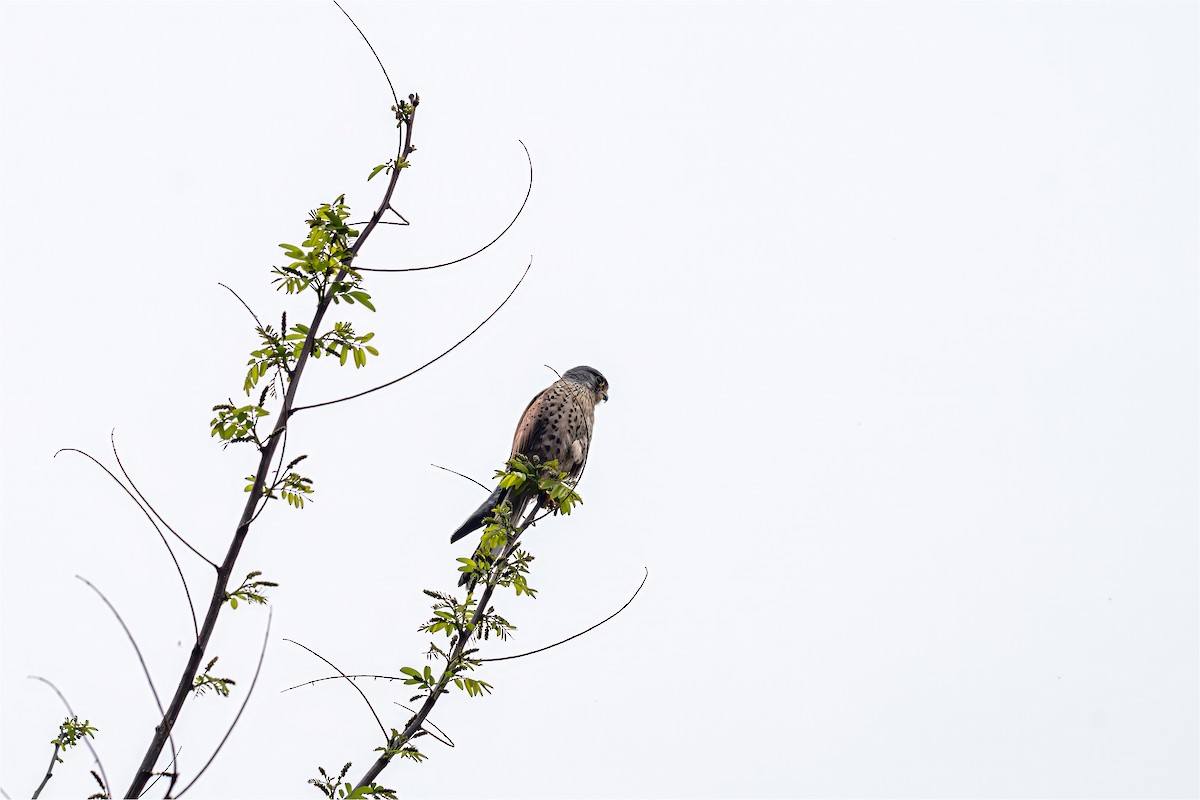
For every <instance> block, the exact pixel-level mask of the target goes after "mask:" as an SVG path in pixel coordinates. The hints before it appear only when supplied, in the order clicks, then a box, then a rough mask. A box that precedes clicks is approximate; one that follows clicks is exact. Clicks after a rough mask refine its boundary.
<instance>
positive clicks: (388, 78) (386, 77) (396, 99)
mask: <svg viewBox="0 0 1200 800" xmlns="http://www.w3.org/2000/svg"><path fill="white" fill-rule="evenodd" d="M333 4H334V5H335V6H337V7H338V11H341V12H342V13H343V14H345V15H346V19H348V20H350V24H351V25H353V26H354V30H356V31H358V35H359V36H361V37H362V40H363V41H364V42H366V43H367V47H368V48H370V50H371V55H373V56H375V60H376V61H378V62H379V68H380V69H381V70H383V79H384V80H386V81H387V85H388V88H389V89H391V90H392V102H394V103H395V104H396V105H400V98H399V97H397V96H396V87H395V86H393V85H392V78H391V76H390V75H388V71H387V67H385V66H384V65H383V59H381V58H380V57H379V53H376V52H375V46H374V45H372V44H371V40H370V39H368V38H367V35H366V34H365V33H363V29H362V28H360V27H358V23H357V22H355V21H354V17H352V16H350V15H349V14H346V9H344V8H342V4H341V3H339V2H338V0H333ZM180 794H183V793H182V792H180Z"/></svg>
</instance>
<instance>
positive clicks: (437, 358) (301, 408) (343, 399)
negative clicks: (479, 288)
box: [291, 256, 533, 414]
mask: <svg viewBox="0 0 1200 800" xmlns="http://www.w3.org/2000/svg"><path fill="white" fill-rule="evenodd" d="M532 268H533V257H532V256H531V257H530V258H529V266H527V267H525V271H524V272H522V273H521V278H520V279H519V280H518V281H517V285H516V286H514V287H513V288H512V291H511V292H509V293H508V296H507V297H505V298H504V300H503V301H501V303H500V305H498V306H496V308H495V310H494V311H492V313H490V314H488V315H487V316H486V317H484V319H483V322H481V323H479V324H478V325H476V326H475V327H474V328H472V329H471V332H470V333H468V334H467V335H466V336H464V337H463V338H461V339H459V340H458V341H457V342H455V343H454V344H452V345H451V346H450V347H449V348H447V349H446V350H445V351H443V352H442V353H441V354H440V355H437V356H434V357H433V358H431V359H429V360H428V361H426V362H425V363H424V364H422V365H421V366H419V367H417V368H416V369H414V370H413V371H412V372H407V373H405V374H404V375H401V376H400V377H399V378H396V379H395V380H391V381H388V382H387V383H383V384H380V385H379V386H376V387H375V388H373V389H367V390H366V391H363V392H358V393H357V394H352V395H348V396H346V397H339V398H338V399H337V400H326V401H325V402H324V403H313V404H312V405H309V406H298V407H297V408H294V409H292V410H291V413H292V414H295V413H298V412H300V411H307V410H308V409H310V408H321V407H322V406H331V405H333V404H334V403H344V402H346V401H347V400H355V399H357V398H359V397H363V396H364V395H368V394H371V392H378V391H379V390H380V389H386V388H387V387H389V386H394V385H395V384H397V383H399V382H400V381H402V380H406V379H408V378H411V377H412V376H413V375H416V374H417V373H418V372H420V371H421V370H423V369H425V368H426V367H428V366H431V365H433V364H434V363H436V362H438V361H440V360H442V359H443V358H445V357H446V356H448V355H450V354H451V353H452V352H454V351H455V350H457V349H458V347H459V345H461V344H462V343H463V342H465V341H467V339H470V338H471V337H472V336H474V335H475V334H476V333H477V332H478V331H479V329H480V328H482V327H483V326H484V325H486V324H487V323H488V322H489V321H490V320H491V318H492V317H494V316H496V314H498V313H499V312H500V309H502V308H504V306H505V305H506V304H507V303H508V301H509V300H511V299H512V296H513V295H514V294H516V293H517V289H519V288H521V282H522V281H524V280H525V276H526V275H528V274H529V270H530V269H532ZM356 269H357V267H356Z"/></svg>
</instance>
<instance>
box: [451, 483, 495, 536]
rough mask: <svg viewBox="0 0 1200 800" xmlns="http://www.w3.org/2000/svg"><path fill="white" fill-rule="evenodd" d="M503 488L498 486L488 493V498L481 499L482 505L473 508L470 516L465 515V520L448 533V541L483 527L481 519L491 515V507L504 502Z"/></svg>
mask: <svg viewBox="0 0 1200 800" xmlns="http://www.w3.org/2000/svg"><path fill="white" fill-rule="evenodd" d="M504 491H505V490H504V489H502V488H500V487H499V486H497V487H496V491H494V492H492V493H491V494H490V495H488V499H487V500H484V501H483V505H481V506H480V507H479V508H477V509H475V511H474V512H472V513H471V516H469V517H467V521H466V522H464V523H463V524H462V525H459V526H458V530H456V531H455V532H454V533H452V534H450V542H451V543H454V542H457V541H458V540H459V539H461V538H463V537H464V536H466V535H467V534H468V533H471V532H472V531H477V530H479V529H480V528H482V527H483V521H484V519H486V518H487V517H490V516H491V515H492V509H493V508H495V507H496V506H498V505H500V503H502V502H504V501H503V498H504Z"/></svg>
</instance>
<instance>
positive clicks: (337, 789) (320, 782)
mask: <svg viewBox="0 0 1200 800" xmlns="http://www.w3.org/2000/svg"><path fill="white" fill-rule="evenodd" d="M349 771H350V762H349V761H347V762H346V765H345V766H344V767H342V771H341V772H340V773H339V774H338V776H337V777H336V778H333V777H330V775H329V773H327V772H326V771H325V769H324V768H323V767H317V772H319V773H320V775H321V777H320V778H309V779H308V782H309V783H310V784H312V785H313V786H315V787H317V790H318V791H320V792H321V794H323V795H325V796H326V797H328V798H330V800H340V799H341V798H345V799H346V800H350V798H363V797H382V798H384V800H396V791H395V790H394V789H388V788H386V787H384V786H380V785H378V784H376V783H370V784H367V785H366V786H361V787H359V788H357V789H355V788H354V787H353V786H352V785H351V784H350V783H348V782H346V783H343V779H344V778H345V777H346V773H347V772H349Z"/></svg>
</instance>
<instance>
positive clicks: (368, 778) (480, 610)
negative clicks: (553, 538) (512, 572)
mask: <svg viewBox="0 0 1200 800" xmlns="http://www.w3.org/2000/svg"><path fill="white" fill-rule="evenodd" d="M532 522H533V515H532V514H531V515H530V516H529V518H528V519H526V520H525V521H524V522H523V523H521V526H520V527H519V528H517V530H516V532H514V533H513V535H512V536H510V537H509V540H508V544H507V545H506V546H505V548H504V551H503V552H502V553H501V554H500V556H499V558H497V559H496V560H495V565H494V567H493V570H494V571H493V573H492V574H493V578H492V579H490V580H489V581H488V584H487V586H486V587H485V588H484V590H483V594H482V595H480V597H479V605H478V606H476V607H475V613H474V614H473V615H471V621H470V623H469V624H468V625H467V626H466V629H467V631H476V630H478V627H479V623H480V620H482V619H483V616H484V614H486V613H487V609H488V608H489V605H488V603H489V601H490V600H491V599H492V592H493V591H495V589H496V584H495V580H496V577H497V576H498V575H499V570H500V569H501V568H502V566H503V564H504V562H505V561H506V560H507V559H508V557H509V556H511V555H512V554H513V552H514V551H515V550H516V549H517V544H518V543H519V541H520V539H521V534H522V533H524V532H525V530H526V529H527V528H528V527H529V526H530V524H531V523H532ZM471 638H472V636H471V634H470V633H468V634H467V635H466V636H459V637H458V641H457V642H455V644H454V646H453V647H452V648H450V652H449V653H448V654H447V657H446V663H447V665H449V664H452V663H454V662H455V661H457V660H458V659H460V658H461V657H462V654H463V651H464V650H465V649H466V647H467V643H468V642H469V641H470V640H471ZM450 677H451V673H450V670H449V667H447V669H445V670H443V671H442V674H441V676H440V677H439V678H438V682H437V685H435V686H434V687H432V689H431V690H430V692H429V696H428V697H426V698H425V702H424V703H423V704H422V705H421V709H420V711H418V712H417V713H416V714H414V715H413V718H412V719H411V720H409V722H408V724H407V725H405V726H404V731H403V732H401V734H400V735H399V736H397V737H395V738H393V739H389V740H388V744H387V748H388V749H390V750H392V751H397V750H399V749H400V748H401V747H403V746H404V745H405V744H406V743H407V742H408V741H409V740H411V739H412V738H413V736H415V735H416V734H417V732H418V731H420V730H422V729H423V728H424V725H425V718H426V717H428V716H429V712H431V711H433V707H434V705H436V704H437V701H438V698H439V697H441V696H442V694H443V692H444V690H445V685H446V684H448V683H449V682H450ZM391 760H392V756H391V755H389V753H388V750H387V749H385V750H384V753H383V755H381V756H380V757H379V758H377V759H376V760H375V763H374V764H372V765H371V768H370V769H368V770H367V772H366V774H365V775H363V777H362V778H361V779H359V781H358V784H357V785H356V786H355V788H356V789H357V788H361V787H364V786H369V785H370V784H371V783H372V782H373V781H374V780H375V778H377V777H378V776H379V773H381V772H383V770H384V767H386V766H387V765H388V764H389V763H391Z"/></svg>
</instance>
